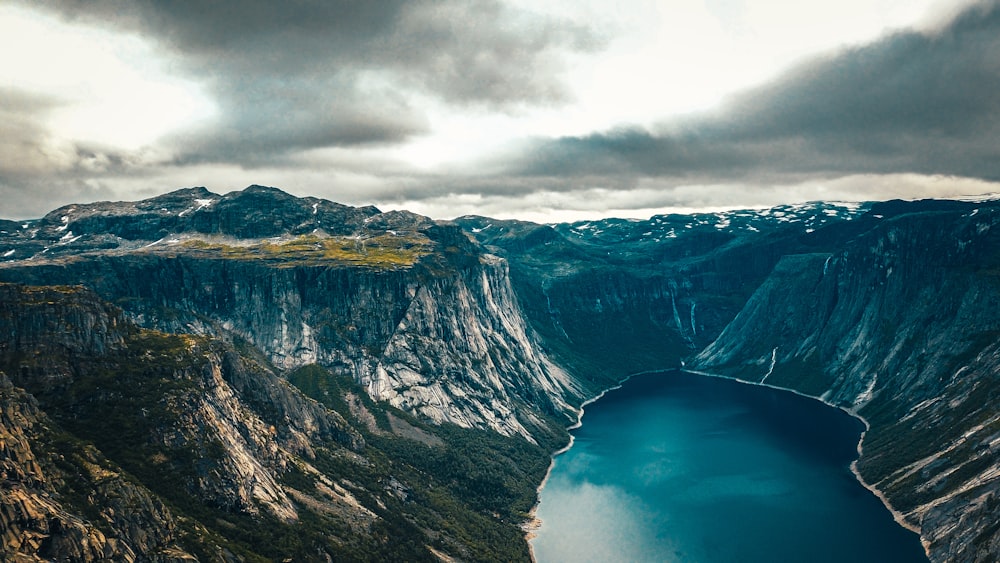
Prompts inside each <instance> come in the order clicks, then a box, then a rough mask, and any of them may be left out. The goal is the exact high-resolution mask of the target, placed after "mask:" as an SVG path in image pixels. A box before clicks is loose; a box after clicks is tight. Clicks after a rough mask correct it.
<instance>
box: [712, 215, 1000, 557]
mask: <svg viewBox="0 0 1000 563" xmlns="http://www.w3.org/2000/svg"><path fill="white" fill-rule="evenodd" d="M952 207H955V206H953V205H949V206H948V208H945V209H941V208H940V207H938V206H933V205H930V204H926V203H925V204H919V203H914V204H910V205H899V206H896V208H895V209H883V208H882V207H878V206H877V207H875V208H873V210H872V213H873V215H874V214H879V215H882V217H881V218H880V219H878V222H877V224H873V225H872V227H871V229H870V230H868V231H867V232H864V233H863V234H862V235H861V236H858V237H857V238H854V239H853V240H850V241H848V242H847V243H846V244H845V245H844V246H843V247H842V248H841V249H840V250H839V251H838V252H836V253H823V254H810V255H797V256H787V257H785V258H784V259H783V260H782V261H781V263H779V265H778V266H777V267H776V268H775V270H774V272H773V273H772V274H771V276H770V277H769V278H768V279H767V280H766V281H765V282H764V283H763V284H762V285H761V287H760V288H759V289H758V290H757V291H756V292H755V293H754V295H753V296H752V297H751V299H750V300H749V302H748V303H747V305H746V307H745V308H744V309H743V311H741V312H740V314H739V316H737V317H736V319H735V320H734V321H733V322H732V323H731V324H730V325H729V326H728V327H727V328H726V330H725V332H723V334H722V335H721V336H720V337H719V339H718V340H717V341H715V342H714V343H713V344H712V345H710V346H709V347H707V348H706V349H705V350H703V351H702V352H701V353H700V354H699V355H698V356H697V358H696V360H695V363H696V365H697V366H698V367H699V368H700V369H704V370H708V371H713V372H721V373H725V374H729V375H732V376H735V377H739V378H742V379H747V380H751V381H765V380H766V382H767V383H768V384H773V385H777V386H781V387H787V388H791V389H796V390H799V391H802V392H805V393H808V394H811V395H814V396H818V397H822V398H823V399H824V400H826V401H828V402H831V403H833V404H836V405H839V406H843V407H847V408H849V409H851V410H853V411H855V412H857V413H859V414H861V415H862V416H864V417H865V418H866V419H867V420H868V421H869V422H870V424H871V428H870V430H869V432H868V433H867V435H866V438H865V441H864V455H863V456H862V458H861V460H860V463H859V470H860V471H861V474H862V475H863V476H864V478H865V479H866V480H867V481H868V482H869V483H871V484H873V485H875V486H876V487H877V488H878V489H880V490H881V491H883V492H884V493H885V494H886V495H887V497H888V498H889V500H890V502H891V503H892V505H893V507H894V508H895V509H896V510H898V511H900V512H901V513H902V514H903V515H904V517H905V519H906V521H907V522H908V523H910V525H912V526H914V527H916V528H918V529H919V530H920V531H921V536H922V538H923V540H924V543H925V546H926V547H927V549H928V553H929V555H930V556H931V559H932V560H935V561H954V560H958V561H976V560H993V559H995V558H996V557H997V544H998V542H1000V536H998V535H997V512H996V511H995V510H993V508H992V507H995V505H996V503H997V500H996V497H997V495H998V494H1000V480H998V479H997V477H998V476H1000V455H998V453H1000V450H998V449H997V448H998V446H1000V438H998V437H1000V410H998V409H997V407H996V405H997V402H996V399H997V397H998V395H1000V387H998V386H997V383H998V381H997V374H1000V339H998V335H1000V318H998V317H997V316H996V314H995V312H996V310H997V307H998V305H1000V286H998V285H997V283H996V272H997V271H998V269H997V267H998V265H1000V252H998V251H997V249H998V248H1000V232H998V225H1000V209H998V208H997V207H996V206H993V205H983V206H974V205H972V204H968V205H963V206H960V208H958V209H952Z"/></svg>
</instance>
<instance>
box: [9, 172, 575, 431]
mask: <svg viewBox="0 0 1000 563" xmlns="http://www.w3.org/2000/svg"><path fill="white" fill-rule="evenodd" d="M207 202H210V203H207ZM239 210H242V212H243V213H244V215H243V218H242V219H241V220H239V221H238V220H236V219H235V218H234V217H235V216H236V214H238V212H239ZM262 210H268V214H269V215H268V216H269V217H272V216H273V217H272V219H273V220H272V219H269V220H268V221H264V220H260V219H255V217H256V215H255V214H259V213H261V212H262ZM137 214H138V215H137ZM265 224H266V227H265V226H264V225H265ZM241 225H243V226H241ZM245 225H256V226H255V227H253V229H251V230H248V229H250V227H248V226H245ZM60 229H62V230H60ZM33 230H34V231H35V235H33V236H32V235H28V234H26V233H22V234H21V235H19V236H20V238H18V237H14V238H13V239H11V240H14V241H15V242H17V241H20V242H19V244H21V245H22V246H23V247H25V248H27V247H28V246H30V244H31V241H34V240H37V239H38V238H39V237H43V238H44V237H48V238H49V239H53V238H54V237H56V236H57V235H59V233H63V232H72V233H76V234H74V237H77V236H79V237H82V238H81V240H80V241H75V242H73V243H71V244H69V243H67V244H63V245H61V246H59V248H54V247H53V248H50V249H49V250H48V251H47V252H42V253H39V254H36V255H34V256H32V257H31V258H30V259H23V260H11V259H8V261H7V262H6V263H4V265H3V266H4V267H3V268H2V269H0V279H7V280H11V281H22V282H24V281H28V282H31V283H40V284H51V283H66V284H84V285H87V286H88V287H91V288H93V289H94V290H95V291H97V292H98V293H99V294H100V295H101V296H103V297H104V298H106V299H109V300H112V301H114V302H116V303H118V304H120V305H121V306H122V307H123V308H124V309H125V310H126V311H127V312H128V313H129V314H130V317H131V318H133V319H134V320H136V321H137V322H139V323H140V324H142V325H144V326H147V327H150V328H157V329H159V330H164V331H168V332H189V333H195V334H215V335H227V336H228V337H231V336H235V337H239V338H242V339H245V340H246V341H248V342H250V343H251V344H252V345H253V346H254V347H256V348H258V349H260V350H261V351H263V352H264V353H265V355H266V356H267V357H268V359H269V360H270V361H271V362H272V363H274V365H275V366H277V367H278V368H279V369H281V370H292V369H296V368H299V367H302V366H304V365H308V364H313V363H318V364H321V365H323V366H324V367H326V368H328V369H330V370H332V371H333V372H335V373H337V374H346V375H349V376H351V377H352V378H353V379H354V380H356V381H358V382H361V383H363V384H364V385H365V387H366V388H367V389H368V391H369V392H370V393H371V395H372V397H374V398H376V399H379V400H388V401H389V402H390V403H391V404H392V405H394V406H397V407H399V408H402V409H404V410H407V411H409V412H413V413H418V414H419V415H421V416H423V417H425V418H427V419H429V420H432V421H436V422H450V423H454V424H457V425H459V426H463V427H467V428H490V429H492V430H495V431H497V432H500V433H501V434H504V435H520V436H522V437H524V438H526V439H528V440H534V437H533V436H532V434H533V432H535V431H536V430H537V429H539V428H540V427H543V426H545V424H546V423H544V422H543V421H542V420H541V419H540V418H539V416H538V415H539V414H542V415H554V416H557V417H565V418H566V419H567V420H569V417H571V415H572V407H571V404H578V403H579V402H581V401H582V400H583V395H584V392H583V391H581V390H580V389H579V387H578V385H576V384H575V383H574V382H573V380H572V378H570V377H569V376H568V375H567V374H566V373H565V372H564V371H562V370H561V369H560V368H558V367H556V366H555V365H554V364H553V363H552V362H551V361H550V360H548V358H547V357H546V356H545V354H543V353H542V352H541V349H540V346H539V343H538V339H537V337H536V336H535V335H534V334H533V332H532V331H531V330H530V329H529V328H528V327H527V326H526V325H525V324H524V322H523V320H522V314H521V311H520V305H519V303H518V299H517V298H516V296H515V294H514V292H513V291H512V289H511V286H510V280H509V277H508V275H507V266H506V264H505V263H504V262H503V261H502V260H499V259H497V258H496V257H494V256H491V255H489V254H486V253H484V252H483V251H482V249H481V248H479V247H478V246H477V245H476V244H475V243H473V242H472V241H470V240H469V239H468V238H467V237H466V236H465V235H464V234H463V233H462V232H461V231H460V230H459V229H458V228H457V227H455V226H451V225H446V224H436V223H434V222H433V221H430V220H429V219H427V218H423V217H420V216H417V215H413V214H409V213H405V212H390V213H379V212H378V210H375V209H374V208H363V209H354V208H348V207H345V206H339V205H336V204H333V203H330V202H323V201H320V200H313V199H309V198H306V199H299V198H294V197H292V196H289V195H288V194H284V193H283V192H280V191H278V190H274V189H268V188H260V187H251V188H248V189H247V190H245V191H244V192H239V193H237V194H230V195H227V196H214V195H212V194H210V193H209V192H206V191H204V190H181V191H178V192H174V193H172V194H168V195H167V196H161V197H160V198H154V199H153V200H147V201H145V202H138V203H135V204H124V203H123V204H92V205H89V206H70V207H68V208H65V209H62V210H57V211H55V212H53V213H50V214H49V215H48V216H47V217H46V218H45V219H43V220H41V221H40V222H39V223H38V224H37V225H36V226H34V227H33ZM206 234H207V235H211V236H206ZM63 236H65V235H63ZM219 236H221V237H222V238H218V237H219ZM265 236H266V237H277V238H267V239H262V238H260V237H265ZM102 237H103V238H102ZM109 237H114V244H116V245H117V246H115V248H114V249H94V248H92V247H91V246H88V244H89V243H87V241H89V240H94V239H98V238H102V240H105V241H107V240H108V238H109ZM154 237H155V238H154ZM213 237H215V238H213ZM68 240H69V239H67V241H68ZM81 244H83V245H84V246H82V247H80V248H77V249H76V250H75V253H73V254H71V247H74V246H78V245H81ZM21 248H22V247H18V250H20V249H21ZM15 254H16V253H15ZM70 254H71V255H70Z"/></svg>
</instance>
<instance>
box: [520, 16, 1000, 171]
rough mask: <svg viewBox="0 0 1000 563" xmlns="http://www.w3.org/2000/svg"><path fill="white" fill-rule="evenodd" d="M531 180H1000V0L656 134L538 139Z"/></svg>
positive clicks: (846, 54)
mask: <svg viewBox="0 0 1000 563" xmlns="http://www.w3.org/2000/svg"><path fill="white" fill-rule="evenodd" d="M525 155H529V156H523V159H518V158H513V159H511V160H510V161H509V164H510V166H511V169H513V170H516V171H517V173H518V174H519V175H521V176H527V177H544V178H558V177H563V178H567V180H566V181H565V182H563V185H564V186H565V189H572V188H575V187H576V186H577V185H578V184H579V178H580V177H584V178H587V177H590V178H592V179H593V178H601V177H603V178H606V179H607V180H608V181H612V182H613V183H616V184H622V183H623V182H624V183H627V180H626V179H627V178H631V179H632V180H633V182H634V181H635V180H636V179H637V178H642V177H647V178H649V177H652V178H657V179H661V180H663V179H668V180H671V181H674V182H676V183H678V184H680V183H692V182H702V183H719V182H733V181H741V182H750V183H759V184H763V183H772V182H782V181H783V182H789V181H792V182H794V181H802V180H804V179H809V178H817V177H835V176H841V175H844V174H865V173H876V174H888V173H918V174H943V175H956V176H967V177H973V178H981V179H986V180H1000V2H996V1H993V2H987V3H980V4H977V5H975V6H973V7H972V8H970V9H968V10H966V11H965V12H963V13H962V14H960V15H959V16H958V17H957V18H956V19H954V20H953V21H951V22H950V23H948V24H947V25H945V26H943V27H942V28H940V29H938V30H935V31H933V32H923V33H921V32H915V31H908V32H900V33H896V34H893V35H890V36H887V37H885V38H883V39H881V40H879V41H877V42H874V43H872V44H869V45H867V46H863V47H858V48H852V49H845V50H842V51H840V52H838V53H835V54H833V55H832V56H828V57H824V58H819V59H814V60H812V61H810V62H807V63H805V64H803V65H800V66H799V67H797V68H795V69H793V70H792V71H790V72H788V73H786V74H785V75H784V76H782V77H781V78H779V79H778V80H776V81H774V82H772V83H770V84H767V85H765V86H763V87H760V88H758V89H755V90H752V91H748V92H744V93H742V94H740V95H737V96H735V97H734V98H733V99H731V100H730V102H729V103H728V104H726V105H725V106H724V107H723V109H721V110H720V111H718V112H716V113H713V114H706V115H700V116H697V117H693V118H688V119H684V120H677V121H674V122H671V123H666V124H664V125H663V126H661V127H660V128H657V129H655V130H647V129H640V128H631V129H629V128H623V129H618V130H614V131H610V132H606V133H601V134H594V135H589V136H584V137H574V138H563V139H557V140H548V141H546V140H540V141H536V142H534V143H533V144H532V145H531V147H530V150H529V151H526V152H525Z"/></svg>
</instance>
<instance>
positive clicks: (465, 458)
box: [0, 186, 1000, 561]
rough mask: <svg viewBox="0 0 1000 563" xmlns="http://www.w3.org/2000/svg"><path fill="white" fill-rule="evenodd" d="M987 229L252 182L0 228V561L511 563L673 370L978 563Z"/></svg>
mask: <svg viewBox="0 0 1000 563" xmlns="http://www.w3.org/2000/svg"><path fill="white" fill-rule="evenodd" d="M998 223H1000V204H998V203H997V202H993V201H978V202H972V201H933V200H928V201H913V202H903V201H891V202H872V203H864V204H847V203H811V204H802V205H796V206H783V207H777V208H773V209H769V210H748V211H733V212H725V213H712V214H701V215H669V216H656V217H652V218H650V219H649V220H643V221H634V220H610V219H609V220H603V221H590V222H582V223H574V224H558V225H539V224H533V223H527V222H518V221H503V220H496V219H491V218H486V217H473V216H468V217H461V218H458V219H456V220H455V221H452V222H441V221H433V220H430V219H428V218H426V217H421V216H419V215H415V214H412V213H406V212H399V211H393V212H386V213H383V212H381V211H379V210H378V209H375V208H372V207H361V208H353V207H348V206H342V205H339V204H336V203H333V202H329V201H325V200H319V199H316V198H296V197H294V196H291V195H289V194H286V193H284V192H282V191H280V190H277V189H275V188H266V187H261V186H251V187H250V188H247V189H246V190H243V191H241V192H232V193H230V194H226V195H221V196H220V195H217V194H213V193H211V192H208V191H207V190H205V189H204V188H190V189H185V190H178V191H175V192H172V193H170V194H166V195H163V196H159V197H156V198H151V199H148V200H144V201H139V202H113V203H108V202H105V203H93V204H85V205H83V204H81V205H73V206H67V207H65V208H61V209H58V210H55V211H53V212H51V213H49V214H48V215H46V216H45V217H43V218H41V219H38V220H33V221H22V222H13V221H9V222H4V223H3V224H2V225H0V227H2V229H0V230H2V232H0V257H2V258H0V282H3V283H2V285H0V295H2V299H0V371H2V372H3V374H4V376H3V378H2V379H0V383H2V395H0V396H2V400H3V404H2V407H3V410H2V411H0V412H2V414H3V418H2V420H0V422H2V429H0V430H2V432H3V433H4V440H5V441H4V443H5V444H8V446H7V448H6V450H4V452H3V454H2V455H3V457H2V459H0V463H2V467H3V468H4V472H5V475H6V477H5V479H6V481H5V486H4V490H3V498H0V504H2V507H3V509H2V510H0V514H2V515H3V520H2V522H0V524H2V526H0V527H2V529H3V534H4V542H3V548H2V549H3V550H4V552H3V553H4V555H5V556H6V557H8V558H12V557H14V556H15V555H16V556H17V557H20V558H22V559H21V560H25V561H31V560H44V559H46V558H66V559H68V560H74V561H99V560H101V559H102V558H105V559H107V558H111V559H116V560H118V559H120V560H134V561H147V560H149V561H192V560H195V559H197V560H200V561H265V560H281V559H282V558H286V557H291V558H293V559H294V560H304V561H312V560H315V561H326V560H338V561H339V560H359V561H363V560H372V561H375V560H386V559H397V560H399V559H406V560H439V561H440V560H444V561H450V560H454V561H490V560H494V561H512V560H527V559H528V558H529V551H528V546H527V542H526V541H525V539H524V537H523V532H522V530H521V526H522V524H523V523H524V522H525V520H526V519H527V518H528V517H529V512H530V511H531V509H532V507H533V506H534V504H535V502H536V495H535V492H536V487H537V486H538V484H539V483H540V482H541V480H542V478H543V477H544V475H545V474H546V471H547V469H548V465H549V462H550V455H551V454H552V452H554V451H556V450H558V449H559V448H561V447H563V446H564V445H565V444H566V443H567V440H568V434H567V432H566V427H567V426H569V425H570V424H571V423H572V422H573V421H575V420H576V413H577V409H578V408H579V406H580V405H581V404H582V403H583V402H584V401H585V400H587V399H588V398H591V397H593V396H596V395H597V394H598V393H600V392H601V391H603V390H605V389H607V388H609V387H612V386H614V385H615V384H617V383H618V382H619V381H621V380H622V379H624V378H625V377H627V376H629V375H631V374H634V373H637V372H641V371H647V370H661V369H665V368H675V367H680V366H682V365H683V366H686V367H688V368H691V369H697V370H702V371H706V372H711V373H718V374H721V375H725V376H728V377H733V378H737V379H742V380H746V381H755V382H759V381H761V380H763V379H764V378H766V379H767V383H768V384H771V385H774V386H779V387H782V388H787V389H791V390H795V391H798V392H801V393H803V394H806V395H810V396H813V397H818V398H822V399H823V400H824V401H826V402H829V403H831V404H833V405H837V406H841V407H844V408H846V409H850V410H852V411H853V412H857V413H858V414H860V415H862V416H864V417H865V419H866V420H868V421H869V423H870V428H869V430H868V432H867V434H866V437H865V441H864V452H863V455H862V457H861V459H860V461H859V463H858V471H859V472H860V474H861V475H862V476H863V477H864V479H865V480H866V481H867V482H868V483H871V484H873V485H874V486H875V487H877V488H878V489H879V490H880V491H882V492H883V493H884V494H885V497H886V498H887V499H888V501H889V503H891V505H892V506H893V508H895V509H896V510H897V511H898V512H900V513H901V514H902V515H903V517H904V518H905V520H906V523H907V524H909V525H910V526H912V527H914V528H916V529H919V531H920V535H921V539H922V541H923V545H924V548H925V549H926V551H927V554H928V556H929V558H930V559H931V560H932V561H989V560H994V559H996V558H997V557H1000V517H998V516H997V511H996V506H997V500H996V499H997V494H998V489H1000V480H998V479H997V477H998V476H1000V450H998V448H1000V438H998V436H1000V411H998V410H997V407H996V406H995V405H996V404H998V403H997V401H996V395H997V394H998V393H1000V385H998V383H997V376H998V374H1000V365H998V362H1000V340H998V339H997V335H1000V317H997V316H996V314H995V311H997V310H998V309H997V305H998V304H1000V284H998V283H997V280H998V278H997V272H1000V240H998V237H1000V231H998V229H997V225H998Z"/></svg>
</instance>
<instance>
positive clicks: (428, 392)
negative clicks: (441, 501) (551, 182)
mask: <svg viewBox="0 0 1000 563" xmlns="http://www.w3.org/2000/svg"><path fill="white" fill-rule="evenodd" d="M517 303H518V300H517V298H516V297H515V295H514V292H513V289H512V287H511V285H510V281H509V277H508V275H507V265H506V262H504V261H503V260H501V259H499V258H496V257H493V256H489V255H485V256H483V257H482V263H481V264H480V265H479V266H478V267H477V268H475V269H473V270H469V271H467V272H464V273H463V275H461V276H460V277H458V278H457V279H456V278H444V279H435V280H430V281H429V282H427V283H425V284H423V285H421V286H419V287H417V288H415V291H414V293H413V296H412V298H411V299H410V302H409V305H408V307H407V309H406V312H405V313H404V314H403V315H402V318H401V319H400V321H399V323H398V324H397V326H396V327H395V330H394V331H393V333H392V335H391V336H390V338H389V339H388V341H387V342H386V345H385V348H384V349H383V350H382V351H381V353H380V354H379V355H378V356H377V363H376V364H375V367H374V370H372V371H371V372H369V374H366V375H363V376H362V383H363V384H364V385H366V387H367V388H368V391H369V393H370V394H371V396H372V397H373V398H375V399H378V400H386V401H388V402H389V403H390V404H392V405H393V406H396V407H399V408H401V409H404V410H413V411H415V412H417V413H419V414H421V415H423V416H425V417H427V418H429V419H431V420H434V421H436V422H450V423H452V424H457V425H458V426H462V427H466V428H484V427H485V428H492V429H494V430H496V431H498V432H500V433H501V434H504V435H517V434H519V435H521V436H524V437H525V438H528V439H532V437H531V435H532V431H533V430H532V429H533V428H539V427H542V426H544V423H543V422H542V421H541V420H540V419H538V418H537V416H534V415H533V414H532V412H533V411H534V410H536V409H541V410H542V412H545V413H548V414H553V415H562V414H565V413H568V412H571V411H572V406H571V404H570V403H569V401H578V400H580V399H581V398H582V395H583V391H582V390H581V389H580V387H579V386H578V384H577V383H575V382H574V380H573V379H572V378H571V377H570V376H569V374H567V373H566V372H565V371H563V370H562V369H561V368H559V367H558V366H556V365H555V364H553V363H552V362H551V361H549V360H548V359H547V358H546V357H545V355H544V354H543V353H542V352H541V351H540V347H539V343H538V342H537V341H536V339H535V337H534V336H533V335H532V333H531V331H530V330H529V329H528V327H527V326H526V324H525V321H524V318H523V316H522V315H521V312H520V310H519V309H518V307H517Z"/></svg>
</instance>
